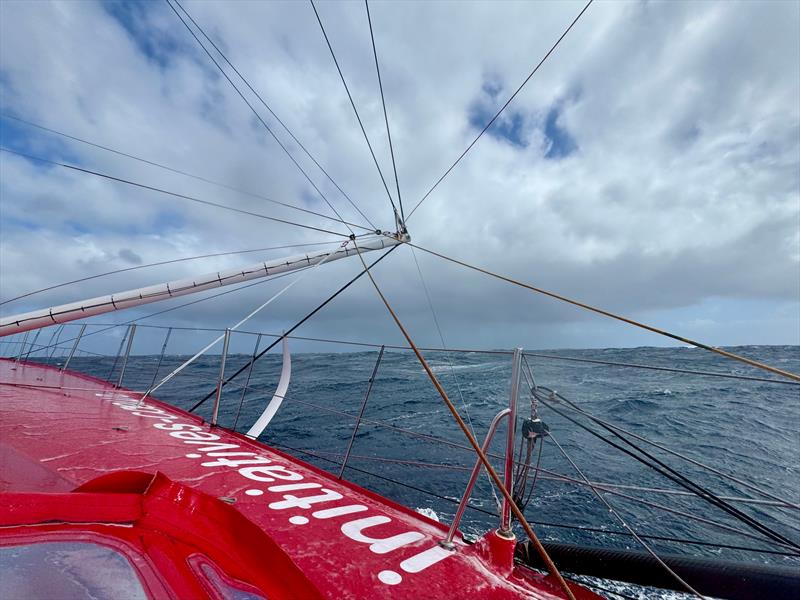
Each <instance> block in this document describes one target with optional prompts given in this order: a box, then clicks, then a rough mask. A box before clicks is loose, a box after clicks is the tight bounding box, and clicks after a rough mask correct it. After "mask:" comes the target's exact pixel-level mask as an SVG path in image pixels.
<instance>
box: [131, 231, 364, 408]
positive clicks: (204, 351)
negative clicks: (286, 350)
mask: <svg viewBox="0 0 800 600" xmlns="http://www.w3.org/2000/svg"><path fill="white" fill-rule="evenodd" d="M349 243H350V240H348V241H346V242H344V243H343V244H342V248H344V247H345V246H347V244H349ZM333 255H334V253H333V252H331V253H329V254H327V255H326V256H325V258H323V259H322V260H321V261H319V262H318V263H317V264H316V265H314V266H313V267H312V268H311V269H308V270H304V271H303V272H302V273H300V275H299V277H297V278H296V279H293V280H292V281H291V282H289V283H288V284H287V285H286V286H284V287H283V288H281V289H280V290H279V291H278V292H277V293H275V294H273V295H272V296H271V297H270V298H269V299H268V300H267V301H266V302H264V303H263V304H261V305H260V306H259V307H258V308H256V309H255V310H253V311H252V312H251V313H250V314H249V315H247V316H246V317H244V318H243V319H242V320H240V321H239V322H238V323H236V324H235V325H234V326H233V327H231V328H230V329H229V330H226V334H227V332H228V331H236V330H237V329H238V328H239V327H240V326H242V325H244V324H245V323H246V322H247V321H249V320H250V319H251V318H253V317H254V316H255V315H257V314H258V313H259V312H261V310H263V309H264V308H266V307H267V306H269V305H270V304H272V302H273V301H274V300H277V299H278V298H280V297H281V296H282V295H283V294H284V292H287V291H288V290H289V288H291V287H292V286H293V285H295V284H296V283H297V282H299V281H300V280H301V279H303V277H305V276H306V275H307V274H308V272H309V271H313V270H315V269H317V268H319V267H321V266H322V265H323V264H325V262H326V261H327V260H328V259H329V258H330V257H331V256H333ZM224 338H225V334H223V335H220V336H217V338H216V339H214V340H213V341H212V342H211V343H209V344H207V345H206V346H205V347H204V348H202V349H201V350H199V351H198V352H197V353H196V354H195V355H194V356H192V357H191V358H190V359H189V360H187V361H186V362H184V363H183V364H182V365H180V366H179V367H178V368H177V369H175V370H174V371H172V372H171V373H170V374H169V375H167V376H166V377H165V378H164V379H162V380H161V381H160V382H159V383H158V385H156V386H155V387H151V388H150V389H149V390H147V392H146V393H145V395H144V396H142V398H141V400H139V402H140V403H141V402H142V401H143V400H144V399H145V398H146V397H147V396H149V395H150V394H151V393H153V392H155V391H156V390H157V389H158V388H160V387H161V386H162V385H164V384H165V383H167V382H168V381H169V380H170V379H172V378H173V377H174V376H175V375H177V374H178V373H180V372H181V371H183V369H185V368H186V367H188V366H189V365H190V364H192V363H193V362H194V361H195V360H197V358H199V357H200V356H202V355H203V354H205V353H206V351H207V350H209V349H210V348H212V347H214V346H215V345H216V344H218V343H219V342H221V341H222V340H223V339H224ZM226 349H227V347H226Z"/></svg>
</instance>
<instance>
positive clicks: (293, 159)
mask: <svg viewBox="0 0 800 600" xmlns="http://www.w3.org/2000/svg"><path fill="white" fill-rule="evenodd" d="M164 1H165V2H166V3H167V5H168V6H169V7H170V8H171V9H172V12H174V13H175V16H177V17H178V19H180V21H181V23H183V25H184V27H186V30H187V31H188V32H189V33H190V34H191V35H192V37H193V38H194V39H195V40H196V41H197V43H198V44H199V45H200V47H201V48H202V49H203V51H204V52H205V53H206V54H207V55H208V58H210V59H211V62H213V63H214V65H215V66H216V67H217V69H218V70H219V72H220V73H222V75H223V76H224V77H225V79H226V80H227V81H228V83H230V84H231V86H232V87H233V89H234V90H236V93H237V94H239V97H240V98H241V99H242V100H244V103H245V104H247V106H248V108H249V109H250V110H251V111H252V112H253V114H254V115H255V116H256V118H257V119H258V120H259V122H260V123H261V124H262V125H263V126H264V128H265V129H266V130H267V131H268V132H269V134H270V135H271V136H272V138H273V139H274V140H275V141H276V142H277V143H278V145H279V146H280V147H281V149H283V151H284V152H285V153H286V156H288V157H289V159H290V160H291V161H292V162H293V163H294V164H295V166H296V167H297V168H298V169H299V170H300V172H301V173H302V174H303V176H304V177H305V178H306V180H307V181H308V182H309V183H310V184H311V186H312V187H313V188H314V189H315V190H316V192H317V193H318V194H319V196H320V198H322V199H323V200H324V201H325V204H327V205H328V207H329V208H330V209H331V210H332V211H333V212H334V214H335V215H336V216H337V217H339V220H340V221H342V222H344V219H343V218H342V215H340V214H339V211H338V210H336V208H334V206H333V204H331V203H330V201H329V200H328V198H327V196H325V194H323V193H322V190H320V189H319V187H317V184H315V183H314V182H313V181H312V179H311V177H309V175H308V173H306V171H305V169H303V167H301V166H300V163H299V162H297V160H296V159H295V157H294V156H292V154H291V153H290V152H289V150H288V148H286V146H285V145H284V144H283V142H281V141H280V139H278V136H277V135H275V132H274V131H272V129H271V128H270V126H269V125H267V122H266V121H265V120H264V119H263V118H262V117H261V115H260V114H259V112H258V111H257V110H256V109H255V108H254V107H253V105H252V104H251V103H250V101H249V100H248V99H247V98H246V97H245V95H244V94H243V93H242V91H241V90H240V89H239V88H238V87H237V86H236V84H235V83H233V80H232V79H231V78H230V77H229V76H228V74H227V73H226V72H225V69H223V68H222V65H220V64H219V62H217V60H216V59H215V58H214V57H213V56H212V55H211V52H209V51H208V49H207V48H206V47H205V45H204V44H203V42H202V41H200V38H199V37H197V34H196V33H195V32H194V30H193V29H192V28H191V27H190V26H189V24H188V23H187V22H186V20H185V19H184V18H183V17H182V16H181V15H180V13H179V12H178V11H177V10H176V9H175V7H174V6H172V2H175V3H176V4H178V2H177V1H176V0H172V2H171V1H170V0H164ZM178 6H181V5H180V4H178ZM181 10H183V7H182V6H181ZM184 12H186V11H185V10H184ZM187 16H188V13H187ZM347 228H348V229H350V226H349V225H348V226H347ZM352 232H353V230H352V229H350V233H352Z"/></svg>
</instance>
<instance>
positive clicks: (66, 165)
mask: <svg viewBox="0 0 800 600" xmlns="http://www.w3.org/2000/svg"><path fill="white" fill-rule="evenodd" d="M0 151H2V152H8V153H10V154H16V155H17V156H22V157H23V158H27V159H28V160H35V161H38V162H42V163H46V164H50V165H56V166H59V167H64V168H66V169H71V170H73V171H78V172H80V173H86V174H88V175H94V176H96V177H102V178H104V179H109V180H111V181H116V182H118V183H124V184H126V185H131V186H134V187H138V188H142V189H145V190H149V191H151V192H158V193H160V194H166V195H168V196H173V197H174V198H181V199H183V200H189V201H190V202H196V203H198V204H204V205H206V206H214V207H216V208H222V209H224V210H230V211H232V212H237V213H241V214H243V215H248V216H251V217H258V218H259V219H267V220H268V221H275V222H276V223H284V224H286V225H294V226H295V227H302V228H303V229H311V230H313V231H321V232H322V233H330V234H332V235H338V236H340V237H348V235H347V234H346V233H341V232H339V231H331V230H330V229H322V228H320V227H314V226H313V225H303V224H302V223H295V222H293V221H287V220H286V219H279V218H278V217H269V216H267V215H263V214H261V213H257V212H252V211H249V210H244V209H242V208H234V207H233V206H228V205H226V204H219V203H218V202H212V201H210V200H201V199H200V198H195V197H194V196H188V195H186V194H179V193H177V192H170V191H169V190H165V189H162V188H157V187H154V186H151V185H145V184H143V183H137V182H135V181H131V180H129V179H122V178H121V177H114V176H113V175H108V174H107V173H100V172H99V171H92V170H91V169H84V168H83V167H78V166H76V165H71V164H69V163H63V162H58V161H55V160H49V159H47V158H41V157H38V156H32V155H30V154H25V153H24V152H18V151H17V150H11V149H10V148H6V147H4V146H0Z"/></svg>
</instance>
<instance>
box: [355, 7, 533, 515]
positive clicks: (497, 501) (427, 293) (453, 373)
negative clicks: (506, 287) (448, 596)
mask: <svg viewBox="0 0 800 600" xmlns="http://www.w3.org/2000/svg"><path fill="white" fill-rule="evenodd" d="M365 1H366V0H365ZM411 256H412V257H413V258H414V264H415V265H416V266H417V273H418V274H419V281H420V283H421V284H422V289H423V290H424V291H425V298H426V299H427V300H428V307H429V308H430V310H431V316H432V317H433V323H434V325H435V326H436V331H437V332H438V333H439V341H440V342H441V344H442V348H447V344H445V342H444V334H443V333H442V328H441V326H440V325H439V318H438V317H437V316H436V309H435V308H434V307H433V300H432V299H431V294H430V291H429V290H428V285H427V284H426V283H425V278H424V277H423V276H422V269H421V268H420V265H419V261H418V260H417V254H416V252H415V251H414V248H411ZM445 357H446V358H447V363H448V365H449V367H450V376H451V377H452V378H453V381H454V382H455V384H456V390H458V397H459V399H460V400H461V406H462V407H463V408H464V413H465V414H466V415H467V423H468V424H469V429H470V431H471V432H472V435H475V426H474V425H473V424H472V416H471V415H470V414H469V406H468V405H467V401H466V399H465V398H464V393H463V392H462V390H461V383H460V382H459V381H458V376H457V375H456V369H455V366H454V365H453V358H452V356H450V353H449V352H445ZM486 477H487V479H488V481H489V489H490V490H491V491H492V496H493V497H494V501H495V504H496V505H497V506H498V508H499V507H500V505H501V502H500V498H498V496H497V492H495V490H494V487H493V486H492V485H491V484H492V479H491V477H489V475H488V474H487V475H486ZM523 510H524V508H523Z"/></svg>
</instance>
